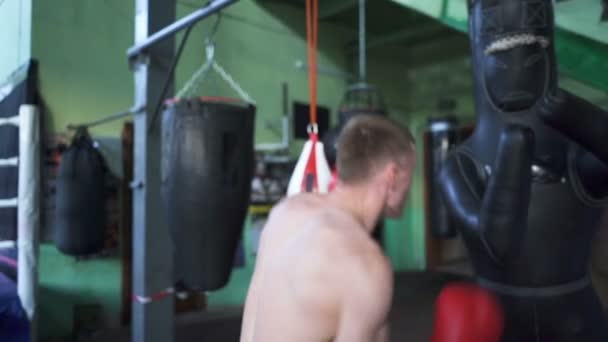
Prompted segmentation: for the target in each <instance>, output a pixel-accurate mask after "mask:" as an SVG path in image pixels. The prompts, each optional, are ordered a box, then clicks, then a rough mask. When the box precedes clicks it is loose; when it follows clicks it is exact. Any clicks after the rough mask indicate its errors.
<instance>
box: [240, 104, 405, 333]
mask: <svg viewBox="0 0 608 342" xmlns="http://www.w3.org/2000/svg"><path fill="white" fill-rule="evenodd" d="M338 151H339V152H338V157H337V165H338V185H337V187H336V188H335V189H334V191H333V192H331V193H330V194H327V195H321V194H300V195H296V196H293V197H290V198H288V199H286V200H284V201H282V202H281V203H280V204H278V205H277V206H275V208H274V209H273V210H272V212H271V213H270V216H269V218H268V221H267V223H266V226H265V228H264V233H263V235H262V239H261V242H260V249H259V254H258V259H257V263H256V266H255V272H254V275H253V279H252V282H251V286H250V288H249V293H248V295H247V300H246V303H245V312H244V317H243V326H242V330H241V342H300V341H301V342H326V341H334V342H385V341H388V324H387V315H388V312H389V309H390V305H391V300H392V290H393V272H392V268H391V265H390V263H389V261H388V259H387V258H386V257H385V256H384V255H383V253H382V250H381V248H380V247H379V246H378V245H377V244H376V242H375V241H374V240H373V239H372V237H371V233H372V232H373V230H374V228H375V227H376V226H377V222H378V221H379V220H380V219H381V218H383V217H399V216H401V213H402V208H403V204H404V202H405V197H406V194H407V191H408V189H409V186H410V182H411V177H412V172H413V167H414V159H415V151H414V141H413V138H412V136H411V134H410V133H409V131H408V130H407V129H406V128H404V127H402V126H399V125H398V124H396V123H394V122H393V121H390V120H389V119H387V118H383V117H378V116H366V115H362V116H358V117H355V118H353V119H351V120H350V121H349V123H348V124H347V125H346V126H345V127H344V130H343V132H342V134H341V136H340V138H339V140H338Z"/></svg>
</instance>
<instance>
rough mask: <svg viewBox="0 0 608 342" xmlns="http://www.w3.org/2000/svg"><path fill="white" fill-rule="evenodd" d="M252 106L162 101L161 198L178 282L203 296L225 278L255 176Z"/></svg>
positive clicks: (193, 100)
mask: <svg viewBox="0 0 608 342" xmlns="http://www.w3.org/2000/svg"><path fill="white" fill-rule="evenodd" d="M254 118H255V107H254V106H253V105H248V104H243V102H241V101H236V100H228V99H220V100H217V99H206V98H202V99H199V98H189V99H182V100H179V101H173V102H170V103H168V104H167V107H166V110H165V112H164V114H163V127H162V146H163V147H162V196H163V202H164V206H165V210H166V217H167V223H168V225H169V229H170V231H171V235H172V237H173V239H174V246H175V248H174V252H175V255H174V260H175V272H176V279H175V280H176V281H182V282H183V283H184V284H185V285H186V286H188V287H190V288H195V289H199V290H203V291H210V290H216V289H219V288H221V287H223V286H224V285H225V284H226V283H227V282H228V279H229V277H230V272H231V270H232V266H233V261H234V256H235V252H236V249H237V246H238V242H239V240H240V239H241V235H242V234H241V233H242V231H243V223H244V221H245V216H246V214H247V209H248V206H249V200H250V194H251V178H252V175H253V165H254V164H253V159H254V153H253V146H254V141H253V132H254Z"/></svg>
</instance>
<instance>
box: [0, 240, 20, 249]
mask: <svg viewBox="0 0 608 342" xmlns="http://www.w3.org/2000/svg"><path fill="white" fill-rule="evenodd" d="M15 247H17V243H16V242H15V241H13V240H3V241H0V248H15Z"/></svg>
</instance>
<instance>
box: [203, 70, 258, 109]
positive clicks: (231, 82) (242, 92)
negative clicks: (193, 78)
mask: <svg viewBox="0 0 608 342" xmlns="http://www.w3.org/2000/svg"><path fill="white" fill-rule="evenodd" d="M213 70H215V71H216V72H217V73H218V74H220V76H222V78H223V79H224V81H226V83H228V84H229V85H230V87H232V89H233V90H234V91H236V92H237V93H238V94H239V96H240V97H241V98H242V99H243V100H245V102H249V103H252V104H255V101H254V100H253V98H251V96H249V94H247V92H245V90H243V88H241V86H240V85H239V84H238V83H237V82H236V81H235V80H234V79H233V78H232V76H230V75H229V74H228V73H227V72H226V71H225V70H224V68H222V67H221V66H220V65H219V64H218V63H217V62H213Z"/></svg>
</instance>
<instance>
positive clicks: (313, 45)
mask: <svg viewBox="0 0 608 342" xmlns="http://www.w3.org/2000/svg"><path fill="white" fill-rule="evenodd" d="M318 18H319V0H306V39H307V43H308V64H309V66H310V67H309V68H308V82H309V87H310V124H311V126H316V124H317V41H318V39H317V37H318V26H319V24H318V21H319V20H318ZM313 132H314V131H313Z"/></svg>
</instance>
